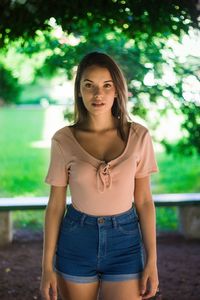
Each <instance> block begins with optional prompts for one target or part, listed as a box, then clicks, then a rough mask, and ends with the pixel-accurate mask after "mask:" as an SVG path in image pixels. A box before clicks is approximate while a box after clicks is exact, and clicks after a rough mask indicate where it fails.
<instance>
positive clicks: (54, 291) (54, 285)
mask: <svg viewBox="0 0 200 300" xmlns="http://www.w3.org/2000/svg"><path fill="white" fill-rule="evenodd" d="M52 298H53V300H57V284H56V282H53V284H52Z"/></svg>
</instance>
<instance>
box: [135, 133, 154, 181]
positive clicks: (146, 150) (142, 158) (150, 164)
mask: <svg viewBox="0 0 200 300" xmlns="http://www.w3.org/2000/svg"><path fill="white" fill-rule="evenodd" d="M156 172H159V169H158V166H157V162H156V158H155V153H154V149H153V143H152V139H151V136H150V134H149V131H148V130H147V131H145V134H144V136H143V137H142V140H141V145H140V151H139V160H138V162H137V167H136V173H135V178H142V177H145V176H148V175H149V174H150V173H156Z"/></svg>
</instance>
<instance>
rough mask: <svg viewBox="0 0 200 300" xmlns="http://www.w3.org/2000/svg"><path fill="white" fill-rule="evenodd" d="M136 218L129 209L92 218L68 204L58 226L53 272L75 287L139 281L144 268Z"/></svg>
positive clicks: (133, 212) (134, 213) (132, 210)
mask: <svg viewBox="0 0 200 300" xmlns="http://www.w3.org/2000/svg"><path fill="white" fill-rule="evenodd" d="M143 261H144V259H143V244H142V239H141V233H140V227H139V222H138V217H137V214H136V212H135V209H134V208H133V207H132V208H131V209H129V210H128V211H126V212H123V213H121V214H117V215H112V216H93V215H89V214H86V213H83V212H80V211H78V210H76V209H75V208H74V207H73V205H72V204H71V205H70V206H69V207H68V210H67V213H66V214H65V217H64V218H63V220H62V222H61V227H60V232H59V237H58V243H57V249H56V254H55V257H54V270H55V271H56V272H57V273H58V274H59V275H61V276H62V277H63V278H65V279H67V280H71V281H74V282H77V283H88V282H95V281H98V280H107V281H123V280H128V279H138V278H140V276H141V273H142V271H143V268H144V262H143Z"/></svg>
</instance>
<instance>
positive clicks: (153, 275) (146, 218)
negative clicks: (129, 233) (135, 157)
mask: <svg viewBox="0 0 200 300" xmlns="http://www.w3.org/2000/svg"><path fill="white" fill-rule="evenodd" d="M134 203H135V208H136V211H137V214H138V217H139V222H140V228H141V233H142V238H143V243H144V248H145V252H146V262H145V267H144V271H143V274H142V278H141V281H140V291H141V295H142V296H143V298H142V299H148V298H150V297H153V296H154V295H155V294H156V291H157V288H158V271H157V251H156V214H155V206H154V203H153V199H152V194H151V186H150V176H146V177H143V178H137V179H135V190H134Z"/></svg>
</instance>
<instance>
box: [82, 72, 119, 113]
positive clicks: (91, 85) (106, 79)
mask: <svg viewBox="0 0 200 300" xmlns="http://www.w3.org/2000/svg"><path fill="white" fill-rule="evenodd" d="M80 96H81V97H82V99H83V103H84V105H85V107H86V109H87V110H88V112H90V113H92V114H100V113H105V112H108V111H111V108H112V105H113V102H114V98H115V96H116V89H115V86H114V83H113V80H112V77H111V75H110V72H109V70H108V69H107V68H103V67H99V66H91V67H88V68H87V69H86V70H85V71H84V72H83V75H82V78H81V81H80Z"/></svg>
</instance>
